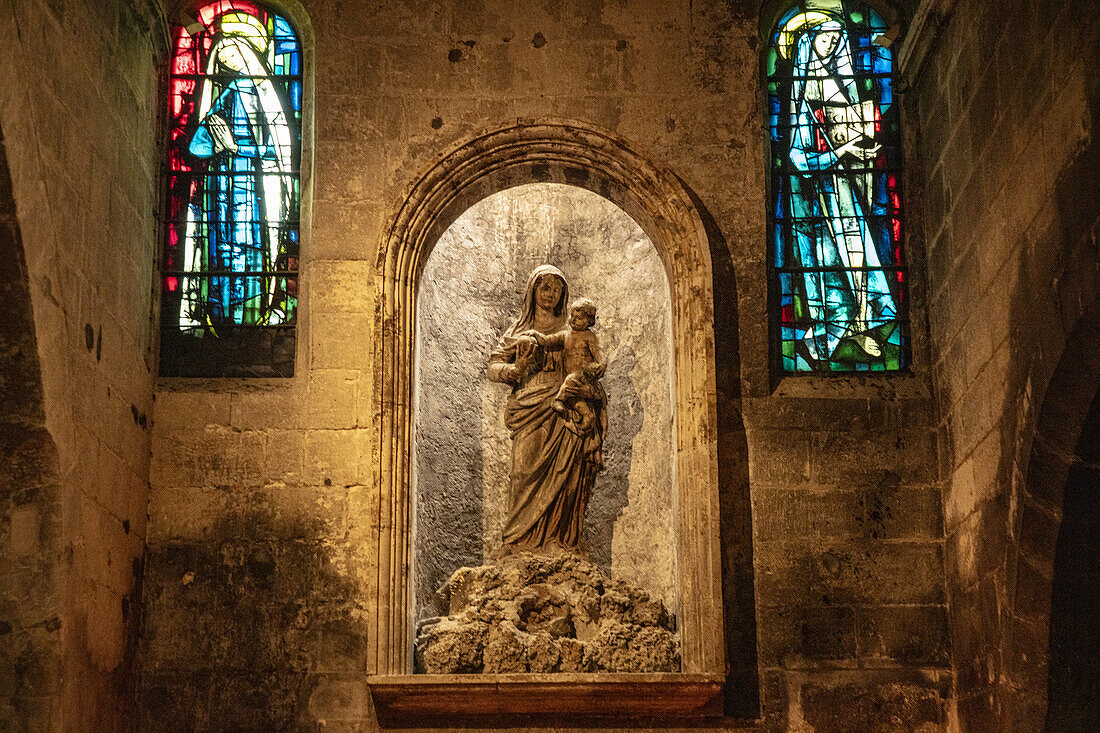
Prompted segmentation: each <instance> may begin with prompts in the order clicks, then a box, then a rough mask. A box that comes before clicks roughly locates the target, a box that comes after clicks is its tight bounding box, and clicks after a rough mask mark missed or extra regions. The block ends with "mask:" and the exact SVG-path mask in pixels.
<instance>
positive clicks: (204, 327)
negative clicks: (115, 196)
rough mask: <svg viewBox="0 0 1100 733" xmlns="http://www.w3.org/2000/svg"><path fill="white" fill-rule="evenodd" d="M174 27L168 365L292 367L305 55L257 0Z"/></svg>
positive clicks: (188, 369) (218, 5) (177, 370)
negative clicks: (303, 60)
mask: <svg viewBox="0 0 1100 733" xmlns="http://www.w3.org/2000/svg"><path fill="white" fill-rule="evenodd" d="M192 15H193V18H192V19H191V22H189V23H188V24H186V25H179V26H176V27H175V28H174V32H173V41H174V43H173V55H172V59H171V68H170V76H169V82H168V115H169V117H168V119H169V124H170V127H169V131H168V165H167V174H166V175H167V185H166V193H167V199H168V200H167V212H168V220H167V223H166V231H167V242H166V243H165V251H164V262H163V267H162V273H163V299H162V323H163V328H162V338H161V342H162V349H161V364H162V369H161V371H162V373H163V374H169V375H179V376H240V375H249V374H256V375H272V376H289V375H290V374H292V373H293V362H294V324H295V320H296V317H297V307H298V251H299V225H298V219H299V216H298V215H299V209H300V181H299V171H298V168H299V161H300V158H301V126H302V54H301V47H300V44H299V41H298V37H297V35H296V34H295V32H294V30H293V28H292V27H291V25H290V23H289V22H288V21H287V19H286V18H284V17H282V16H280V15H278V14H276V13H274V12H272V11H270V10H268V9H266V8H265V7H264V6H262V5H259V4H257V3H253V2H249V1H248V0H217V1H216V2H210V3H207V4H205V5H202V6H200V7H198V8H197V9H196V10H195V11H194V13H193V14H192Z"/></svg>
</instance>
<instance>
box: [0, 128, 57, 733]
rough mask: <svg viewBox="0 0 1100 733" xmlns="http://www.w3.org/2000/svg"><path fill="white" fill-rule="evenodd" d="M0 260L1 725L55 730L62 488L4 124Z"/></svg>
mask: <svg viewBox="0 0 1100 733" xmlns="http://www.w3.org/2000/svg"><path fill="white" fill-rule="evenodd" d="M0 268H2V270H0V297H2V298H3V299H4V301H5V302H6V303H7V304H8V310H7V314H6V318H4V320H3V321H2V322H0V354H3V358H2V360H0V369H2V374H3V377H2V378H0V405H3V411H2V413H0V446H2V448H0V450H2V453H0V640H2V646H0V690H2V691H3V692H0V728H3V729H5V730H22V729H34V730H49V729H50V728H56V727H57V723H58V722H59V717H60V716H59V713H60V709H61V708H60V705H59V702H60V686H61V633H60V626H61V624H60V618H61V567H60V561H61V532H60V530H61V511H60V500H61V491H60V480H59V472H58V465H57V448H56V446H55V445H54V442H53V438H51V437H50V434H49V431H48V430H46V425H45V423H46V415H45V413H44V412H43V409H42V376H41V366H40V364H39V361H38V351H37V349H36V340H35V332H34V315H33V314H32V313H31V299H30V289H29V282H28V278H27V265H26V262H25V261H24V259H23V242H22V240H21V238H20V236H19V223H18V221H17V220H16V216H15V201H14V199H12V195H11V177H10V176H9V175H8V162H7V154H6V151H5V149H4V145H3V132H2V131H0Z"/></svg>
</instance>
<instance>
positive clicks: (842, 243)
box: [766, 0, 909, 373]
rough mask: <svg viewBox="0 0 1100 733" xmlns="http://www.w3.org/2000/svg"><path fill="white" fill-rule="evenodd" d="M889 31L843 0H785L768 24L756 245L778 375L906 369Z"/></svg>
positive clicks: (881, 22) (897, 137)
mask: <svg viewBox="0 0 1100 733" xmlns="http://www.w3.org/2000/svg"><path fill="white" fill-rule="evenodd" d="M895 35H896V31H895V32H890V30H889V29H888V27H887V24H886V23H885V22H884V20H883V19H882V17H881V16H880V15H879V14H878V13H877V12H875V11H874V10H873V9H872V8H871V7H869V6H868V5H866V4H864V3H862V2H855V1H850V0H832V1H830V0H815V1H812V2H811V1H810V0H806V1H804V2H799V3H796V4H795V5H794V6H793V7H791V8H790V9H789V10H787V11H786V12H785V13H783V14H782V15H781V16H780V18H779V22H778V23H777V24H776V26H775V28H774V29H773V32H772V36H771V43H770V45H769V47H768V52H767V60H766V63H767V68H766V72H767V77H768V106H767V112H768V121H769V128H770V137H769V156H770V160H769V170H770V175H771V179H770V181H769V185H770V199H769V225H770V227H769V228H770V244H769V246H770V247H771V250H772V256H771V263H772V266H771V275H772V283H771V286H772V303H773V307H776V308H777V309H778V311H779V312H778V314H776V315H777V318H775V322H776V326H777V328H776V331H777V337H778V342H779V345H778V351H779V354H780V358H779V360H778V361H779V367H780V369H781V370H782V371H783V372H787V373H823V372H865V371H896V370H899V369H903V368H905V367H906V366H907V362H908V340H909V334H908V322H907V320H906V308H907V303H906V299H907V293H906V286H907V273H906V269H905V266H904V264H903V259H902V252H901V242H902V231H901V228H902V215H901V214H902V211H901V184H900V182H901V146H900V134H899V115H898V105H897V104H896V99H895V88H894V54H893V51H892V50H891V45H892V39H893V37H894V36H895Z"/></svg>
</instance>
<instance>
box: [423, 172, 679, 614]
mask: <svg viewBox="0 0 1100 733" xmlns="http://www.w3.org/2000/svg"><path fill="white" fill-rule="evenodd" d="M543 263H549V264H552V265H555V266H557V267H559V268H560V269H561V270H562V272H563V273H564V274H565V276H566V279H567V281H568V283H569V288H570V292H569V297H570V298H571V299H574V298H578V297H589V298H592V299H593V300H594V301H595V302H596V306H597V308H598V310H597V322H596V326H595V327H594V329H593V330H594V332H595V333H596V334H597V335H598V337H599V339H600V345H601V349H602V351H603V355H604V358H605V359H606V361H607V364H608V369H607V373H606V374H605V375H604V377H603V379H602V380H601V383H602V384H603V386H604V389H605V391H606V392H607V394H608V399H607V413H608V428H607V432H606V434H605V438H604V463H605V468H604V470H603V471H602V472H601V473H600V474H599V476H598V477H597V479H596V482H595V486H594V488H593V490H592V494H591V497H590V499H589V503H588V511H587V514H586V517H585V523H584V535H583V542H582V547H583V551H584V554H585V555H586V556H587V557H588V558H590V559H591V560H592V561H593V562H595V563H596V564H597V565H598V566H599V567H600V569H601V570H603V571H604V573H605V574H607V575H608V576H610V577H612V578H615V579H623V580H627V581H629V582H631V583H634V584H635V585H637V586H639V587H641V588H643V589H644V590H646V591H647V592H648V593H650V594H651V595H652V596H653V597H655V598H659V599H660V600H661V601H662V602H663V603H664V604H665V607H666V608H668V609H669V611H670V612H671V613H673V614H675V613H676V612H677V611H678V610H679V579H678V570H677V545H676V531H677V530H676V516H675V513H676V507H675V491H674V481H673V479H674V475H673V474H674V455H675V447H674V445H673V420H674V416H673V409H672V336H671V302H670V295H669V288H668V280H667V278H666V276H665V271H664V267H663V266H662V264H661V259H660V257H659V256H658V254H657V251H656V249H655V248H654V246H653V243H652V242H651V241H650V239H649V237H648V236H646V234H645V232H643V231H642V228H641V227H640V226H638V224H637V223H636V222H635V221H634V220H633V219H631V218H630V217H629V216H627V214H626V213H625V212H623V211H622V209H620V208H618V207H617V206H615V205H614V204H612V203H611V202H610V201H608V200H607V199H605V198H603V197H602V196H599V195H598V194H595V193H593V192H591V191H587V190H585V189H582V188H578V187H576V186H569V185H564V184H559V183H533V184H526V185H522V186H518V187H515V188H511V189H508V190H505V191H501V192H499V193H496V194H493V195H492V196H489V197H487V198H485V199H482V200H481V201H479V202H478V203H476V204H474V205H473V206H472V207H470V208H469V209H467V210H466V211H465V212H464V213H463V214H462V215H461V216H460V217H459V218H458V219H457V220H456V221H455V222H454V224H452V225H451V227H450V228H449V229H448V230H447V231H446V232H445V233H444V234H443V236H442V237H440V239H439V242H438V243H437V244H436V246H435V248H434V249H433V250H432V254H431V256H430V257H429V258H428V261H427V263H426V265H425V267H424V272H423V274H422V275H421V285H420V291H419V293H418V294H417V343H416V365H417V375H416V383H415V386H414V408H413V410H414V425H415V435H414V439H413V451H414V457H413V465H414V472H413V497H414V501H413V533H412V537H413V539H412V545H413V552H414V555H413V564H412V568H413V570H412V573H413V580H412V587H413V593H414V596H413V614H414V619H413V620H414V622H415V621H419V620H422V619H423V618H425V617H428V616H433V615H435V614H436V613H437V611H436V610H435V609H434V606H433V603H432V596H433V595H434V593H435V590H436V589H437V588H439V587H440V585H441V584H442V583H444V582H445V581H446V580H447V579H448V578H449V577H450V576H451V574H452V573H453V572H454V571H455V570H457V569H458V568H459V567H462V566H477V565H482V564H485V563H489V562H491V561H492V559H493V557H494V555H495V554H496V552H497V551H498V550H499V549H500V545H501V530H502V527H503V523H504V518H505V512H506V510H507V504H508V497H507V489H508V481H509V471H510V454H511V438H510V434H509V431H508V429H507V427H506V426H505V423H504V411H505V402H506V400H507V398H508V395H509V393H510V391H511V390H510V389H509V388H508V386H507V385H502V384H497V383H492V382H489V381H488V380H487V379H486V364H487V363H488V361H489V356H490V353H491V351H492V349H493V348H494V346H495V345H496V343H497V340H498V338H499V337H500V335H501V334H502V333H503V332H504V331H505V330H506V329H507V327H508V326H509V324H510V323H511V322H512V320H513V319H514V318H515V317H516V315H517V313H518V311H519V307H520V303H521V301H522V298H523V294H524V287H525V284H526V280H527V277H528V274H529V273H530V272H531V271H532V270H533V269H534V268H535V267H536V266H538V265H541V264H543Z"/></svg>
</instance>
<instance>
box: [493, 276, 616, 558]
mask: <svg viewBox="0 0 1100 733" xmlns="http://www.w3.org/2000/svg"><path fill="white" fill-rule="evenodd" d="M568 299H569V286H568V284H567V283H566V281H565V276H564V275H563V274H562V272H561V271H560V270H559V269H558V268H556V267H553V266H552V265H541V266H539V267H536V268H535V269H534V271H532V273H531V275H530V277H529V278H528V280H527V290H526V293H525V294H524V298H523V306H522V309H521V311H520V314H519V317H518V318H517V319H516V320H515V322H514V323H513V324H512V325H511V327H510V328H509V329H508V330H507V331H506V332H505V333H504V335H503V336H502V337H501V338H500V341H499V342H498V343H497V346H496V348H495V349H494V350H493V353H492V356H490V358H489V369H488V374H489V379H490V380H491V381H493V382H503V383H505V384H511V385H512V394H511V395H509V397H508V403H507V406H506V407H505V413H504V420H505V424H506V425H507V426H508V429H509V430H510V431H511V433H512V470H511V482H510V486H509V488H510V491H509V497H508V502H509V504H508V517H507V522H506V524H505V526H504V532H503V537H502V540H503V541H502V545H503V547H502V554H510V553H512V552H518V551H523V550H547V549H548V550H555V549H573V548H576V547H577V546H578V544H579V543H580V538H581V528H582V526H583V523H584V513H585V509H586V507H587V506H588V497H589V494H590V492H591V490H592V483H593V481H594V480H595V477H596V474H597V472H599V470H600V469H601V468H602V467H603V452H602V447H603V435H604V431H605V429H606V423H607V410H606V409H605V408H606V398H605V396H604V392H603V389H602V388H601V387H600V385H599V382H598V381H597V380H598V379H599V377H601V376H602V375H603V373H604V370H605V369H606V364H604V363H603V362H602V361H601V360H600V348H599V340H598V339H597V338H596V335H595V334H594V333H592V332H591V331H590V330H589V328H590V327H591V325H592V324H593V322H594V321H595V317H596V307H595V304H594V303H592V301H590V300H587V299H581V300H579V301H577V302H576V303H574V304H573V308H572V313H571V317H570V318H569V319H568V320H569V326H570V329H568V330H567V329H566V328H565V326H566V314H565V310H566V309H565V304H566V302H567V301H568ZM567 375H568V376H567Z"/></svg>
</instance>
